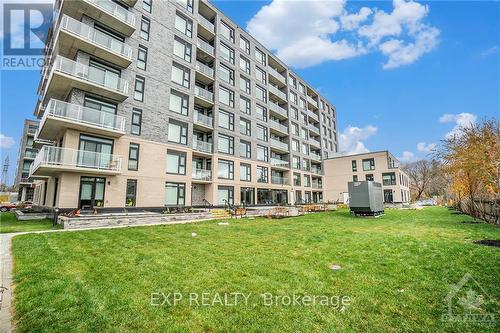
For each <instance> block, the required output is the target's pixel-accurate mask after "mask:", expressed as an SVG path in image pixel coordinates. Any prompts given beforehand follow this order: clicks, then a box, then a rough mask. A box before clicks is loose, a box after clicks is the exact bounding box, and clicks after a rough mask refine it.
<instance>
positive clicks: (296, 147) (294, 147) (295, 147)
mask: <svg viewBox="0 0 500 333" xmlns="http://www.w3.org/2000/svg"><path fill="white" fill-rule="evenodd" d="M292 150H293V151H294V152H297V153H300V148H299V141H298V140H295V139H292Z"/></svg>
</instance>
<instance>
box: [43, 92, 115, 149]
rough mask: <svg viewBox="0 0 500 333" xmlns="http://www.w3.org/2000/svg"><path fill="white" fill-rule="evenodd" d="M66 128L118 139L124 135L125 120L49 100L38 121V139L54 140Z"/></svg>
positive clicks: (102, 112)
mask: <svg viewBox="0 0 500 333" xmlns="http://www.w3.org/2000/svg"><path fill="white" fill-rule="evenodd" d="M68 128H70V129H75V130H78V131H82V132H87V133H93V134H97V135H105V136H110V137H115V138H118V137H120V136H122V135H124V134H125V118H124V117H121V116H117V115H115V114H112V113H108V112H104V111H101V110H96V109H92V108H88V107H84V106H82V105H77V104H70V103H67V102H63V101H59V100H56V99H51V100H50V101H49V103H48V104H47V107H46V108H45V112H44V113H43V117H42V120H41V121H40V130H39V133H38V138H42V139H47V140H56V139H57V138H59V137H60V136H61V134H62V133H64V131H65V130H66V129H68Z"/></svg>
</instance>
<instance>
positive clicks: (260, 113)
mask: <svg viewBox="0 0 500 333" xmlns="http://www.w3.org/2000/svg"><path fill="white" fill-rule="evenodd" d="M255 112H256V115H257V119H260V120H262V121H265V122H267V109H266V108H265V107H263V106H260V105H258V104H257V105H256V106H255Z"/></svg>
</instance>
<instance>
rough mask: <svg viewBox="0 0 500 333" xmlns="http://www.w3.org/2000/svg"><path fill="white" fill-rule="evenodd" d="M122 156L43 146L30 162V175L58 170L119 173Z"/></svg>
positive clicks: (106, 173) (58, 171)
mask: <svg viewBox="0 0 500 333" xmlns="http://www.w3.org/2000/svg"><path fill="white" fill-rule="evenodd" d="M121 168H122V157H121V156H119V155H112V154H103V153H97V152H93V151H85V150H76V149H69V148H61V147H53V146H44V147H43V148H42V149H41V150H40V152H39V153H38V155H37V157H36V158H35V161H34V162H33V163H32V164H31V168H30V177H31V176H40V175H42V176H50V175H54V174H57V173H60V172H78V173H86V174H97V175H117V174H119V173H121Z"/></svg>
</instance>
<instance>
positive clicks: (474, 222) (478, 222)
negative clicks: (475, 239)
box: [460, 221, 486, 224]
mask: <svg viewBox="0 0 500 333" xmlns="http://www.w3.org/2000/svg"><path fill="white" fill-rule="evenodd" d="M460 223H464V224H480V223H486V222H484V221H461V222H460Z"/></svg>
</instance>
